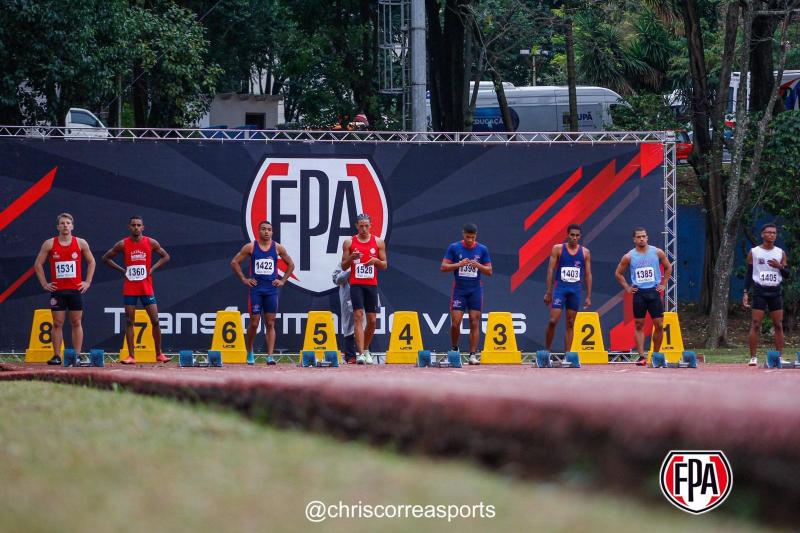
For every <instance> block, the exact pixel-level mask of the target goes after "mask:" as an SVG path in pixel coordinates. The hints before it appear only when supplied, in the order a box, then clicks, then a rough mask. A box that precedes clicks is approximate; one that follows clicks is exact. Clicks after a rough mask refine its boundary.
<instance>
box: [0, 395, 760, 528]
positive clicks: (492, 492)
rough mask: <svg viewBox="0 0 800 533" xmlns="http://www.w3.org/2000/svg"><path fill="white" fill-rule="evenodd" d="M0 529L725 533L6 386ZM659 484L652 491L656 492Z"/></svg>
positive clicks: (423, 461)
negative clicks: (393, 513) (466, 512)
mask: <svg viewBox="0 0 800 533" xmlns="http://www.w3.org/2000/svg"><path fill="white" fill-rule="evenodd" d="M0 405H2V406H3V416H2V417H0V444H1V445H2V451H3V455H2V461H0V501H2V502H3V511H2V523H3V526H2V529H3V531H25V532H29V531H170V532H172V531H213V530H217V531H304V530H307V529H311V528H312V527H315V528H317V529H320V530H322V528H323V527H324V530H326V531H331V530H333V531H348V532H351V531H374V530H377V529H380V530H383V531H408V530H414V531H415V532H424V531H439V530H442V529H445V528H447V529H450V530H456V529H458V530H460V531H463V530H467V531H519V530H545V531H643V530H648V531H710V530H717V531H732V530H744V529H746V530H753V529H754V526H753V524H751V523H736V522H733V521H732V520H730V519H727V518H724V517H722V516H721V515H720V514H718V513H717V514H714V513H712V514H710V515H706V516H702V517H690V516H689V515H685V514H683V513H682V512H680V511H678V510H675V509H673V508H672V507H671V506H670V505H669V504H668V503H667V502H666V501H663V502H657V503H649V504H642V503H639V502H637V501H636V500H635V499H633V498H631V495H630V494H620V495H615V494H599V493H597V492H588V491H580V490H577V489H574V488H570V487H563V486H560V485H557V484H553V483H532V482H520V481H512V480H510V479H509V478H506V477H502V476H499V475H496V474H494V473H491V472H487V471H485V470H482V469H479V468H477V467H474V466H471V465H468V464H465V463H462V462H457V461H441V460H432V459H427V458H422V457H405V456H399V455H397V454H394V453H392V452H391V451H389V450H381V449H375V448H372V447H368V446H365V445H363V444H361V443H357V442H356V443H354V442H340V441H336V440H332V439H329V438H326V437H322V436H319V435H310V434H307V433H300V432H296V431H291V430H278V429H274V428H270V427H265V426H262V425H259V424H255V423H253V422H251V421H249V420H246V419H244V418H242V417H240V416H239V415H237V414H235V413H232V412H228V411H223V410H215V409H210V408H207V407H197V406H192V405H188V404H180V403H176V402H172V401H168V400H164V399H159V398H149V397H143V396H138V395H133V394H129V393H113V392H107V391H100V390H93V389H87V388H79V387H72V386H67V385H55V384H48V383H38V382H4V383H2V384H0ZM654 490H655V489H654ZM310 500H320V501H323V502H326V503H329V504H334V503H337V502H338V501H340V500H341V501H343V502H346V503H352V504H356V503H358V502H359V501H361V502H363V503H365V504H367V503H368V504H422V505H426V504H437V505H439V504H442V505H447V504H454V505H463V504H474V505H477V504H479V503H480V502H483V503H484V504H485V505H493V506H495V508H496V516H495V518H493V519H490V518H484V519H474V520H466V519H461V520H458V521H457V522H456V523H454V524H448V523H447V520H446V519H424V518H420V519H413V518H410V519H396V520H387V519H383V520H379V519H370V520H367V519H362V520H356V519H349V520H328V521H327V522H326V523H325V525H324V526H315V525H313V524H311V523H309V522H307V521H306V519H305V516H304V510H305V505H306V503H307V502H308V501H310Z"/></svg>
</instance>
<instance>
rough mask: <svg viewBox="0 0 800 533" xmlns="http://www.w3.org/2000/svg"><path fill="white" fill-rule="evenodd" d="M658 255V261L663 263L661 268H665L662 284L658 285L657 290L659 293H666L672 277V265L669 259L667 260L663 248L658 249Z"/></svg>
mask: <svg viewBox="0 0 800 533" xmlns="http://www.w3.org/2000/svg"><path fill="white" fill-rule="evenodd" d="M656 255H658V260H659V262H660V263H661V266H663V267H664V275H663V276H661V283H659V284H658V286H657V287H656V290H657V291H658V292H664V290H665V289H666V288H667V282H668V281H669V277H670V276H671V275H672V263H670V262H669V259H667V254H665V253H664V250H662V249H661V248H656Z"/></svg>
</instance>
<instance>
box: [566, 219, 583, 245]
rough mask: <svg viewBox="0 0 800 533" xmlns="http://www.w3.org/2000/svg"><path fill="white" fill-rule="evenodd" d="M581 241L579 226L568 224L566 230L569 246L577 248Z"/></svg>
mask: <svg viewBox="0 0 800 533" xmlns="http://www.w3.org/2000/svg"><path fill="white" fill-rule="evenodd" d="M580 240H581V227H580V225H579V224H570V225H569V227H568V228H567V241H569V244H570V246H577V244H578V241H580Z"/></svg>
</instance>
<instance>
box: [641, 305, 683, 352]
mask: <svg viewBox="0 0 800 533" xmlns="http://www.w3.org/2000/svg"><path fill="white" fill-rule="evenodd" d="M652 339H653V337H652V336H651V337H650V352H649V353H648V354H647V362H648V363H650V362H651V358H652V357H653V340H652ZM659 351H660V352H661V353H663V354H664V357H666V359H667V363H680V362H681V361H682V360H683V335H682V334H681V324H680V321H679V320H678V313H676V312H674V311H667V312H666V313H664V335H663V337H661V349H660V350H659Z"/></svg>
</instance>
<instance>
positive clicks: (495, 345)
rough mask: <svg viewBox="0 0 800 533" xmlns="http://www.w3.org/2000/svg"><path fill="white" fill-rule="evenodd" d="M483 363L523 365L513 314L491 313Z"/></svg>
mask: <svg viewBox="0 0 800 533" xmlns="http://www.w3.org/2000/svg"><path fill="white" fill-rule="evenodd" d="M481 363H483V364H486V365H498V364H511V365H519V364H521V363H522V352H520V351H519V350H518V349H517V336H516V335H515V333H514V322H513V320H512V319H511V313H508V312H493V313H489V320H488V323H487V324H486V336H485V338H484V341H483V352H481Z"/></svg>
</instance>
